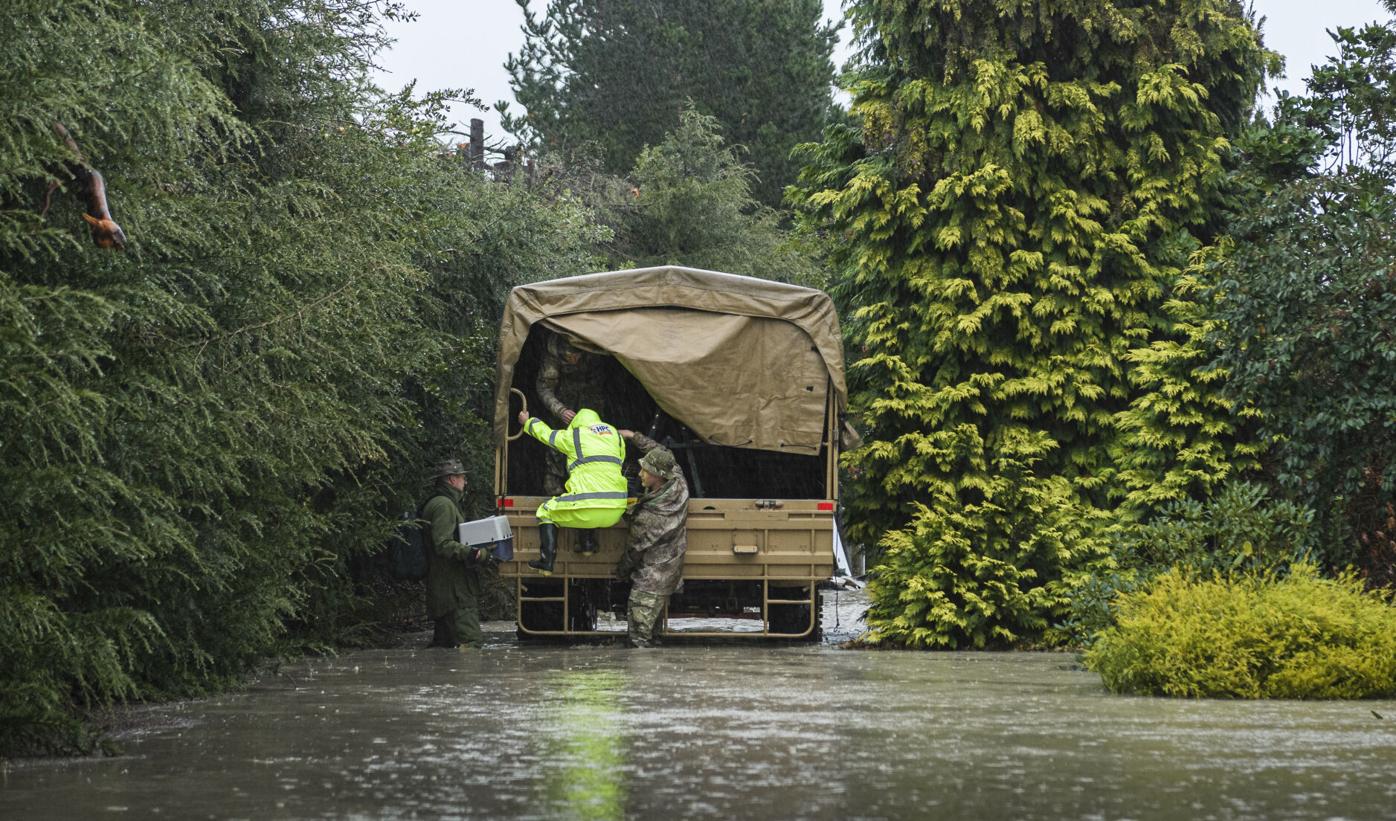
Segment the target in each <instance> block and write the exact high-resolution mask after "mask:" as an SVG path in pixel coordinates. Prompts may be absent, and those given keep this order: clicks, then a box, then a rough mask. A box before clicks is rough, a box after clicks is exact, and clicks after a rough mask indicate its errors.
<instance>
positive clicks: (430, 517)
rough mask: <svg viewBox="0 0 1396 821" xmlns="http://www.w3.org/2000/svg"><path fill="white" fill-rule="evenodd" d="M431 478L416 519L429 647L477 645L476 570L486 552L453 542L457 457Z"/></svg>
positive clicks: (459, 471) (457, 517) (457, 519)
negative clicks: (424, 560) (424, 572)
mask: <svg viewBox="0 0 1396 821" xmlns="http://www.w3.org/2000/svg"><path fill="white" fill-rule="evenodd" d="M428 478H430V479H433V480H435V482H434V487H433V489H432V495H431V496H429V497H428V498H427V500H426V501H425V502H423V503H422V506H421V508H420V509H419V510H418V513H417V518H419V519H421V520H422V522H423V528H424V532H423V534H422V535H423V537H424V538H423V540H422V541H423V542H425V544H426V548H427V551H426V552H427V615H428V616H430V617H431V620H432V625H433V632H432V638H431V644H430V645H429V646H431V647H459V646H461V645H464V646H465V647H479V646H480V645H481V644H482V643H483V641H484V637H483V636H482V635H481V633H480V590H481V586H482V580H481V576H482V573H481V571H482V570H483V569H484V568H485V567H487V566H488V565H489V563H490V561H491V559H490V554H489V551H488V550H485V549H484V548H482V547H467V546H466V545H463V544H461V543H460V542H459V541H458V540H457V539H458V536H459V532H460V531H459V528H460V525H461V523H462V522H465V521H466V519H465V516H464V515H463V514H462V513H461V508H460V505H461V499H462V497H463V496H464V495H465V467H464V466H463V465H462V464H461V462H460V460H459V459H447V460H446V461H444V462H441V463H440V464H438V465H437V466H436V467H435V468H434V469H433V470H432V472H431V475H430V476H429V477H428Z"/></svg>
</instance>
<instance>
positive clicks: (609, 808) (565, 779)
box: [542, 670, 625, 819]
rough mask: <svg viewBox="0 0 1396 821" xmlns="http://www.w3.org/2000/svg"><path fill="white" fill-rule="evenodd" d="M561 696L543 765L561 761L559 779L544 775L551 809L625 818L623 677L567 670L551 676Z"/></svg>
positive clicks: (588, 816)
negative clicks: (620, 706) (621, 720)
mask: <svg viewBox="0 0 1396 821" xmlns="http://www.w3.org/2000/svg"><path fill="white" fill-rule="evenodd" d="M548 678H549V679H551V681H552V683H551V684H550V685H549V686H550V687H551V688H552V690H553V691H554V692H556V693H559V694H560V695H561V700H560V702H559V704H558V705H557V707H556V714H555V715H554V716H553V717H552V720H551V722H550V723H551V724H552V726H553V727H556V733H557V735H556V736H554V735H552V733H551V732H547V730H546V729H545V733H546V734H545V735H544V737H545V738H547V739H548V740H549V741H552V742H554V743H552V744H551V745H550V746H552V747H553V750H552V754H551V755H545V756H544V760H545V761H555V762H557V772H556V774H553V773H549V772H544V773H542V776H543V782H542V783H543V785H544V786H545V787H546V790H545V792H546V794H547V795H548V797H549V799H550V800H549V806H550V807H552V808H553V809H555V810H557V811H558V814H559V815H564V814H565V815H568V816H571V817H576V818H585V819H615V818H623V817H624V816H625V811H624V810H625V779H624V764H625V749H624V745H625V738H624V734H623V732H622V731H621V728H620V718H621V711H620V708H619V701H618V698H617V693H618V691H619V690H620V686H621V682H622V681H624V679H623V677H622V676H621V675H620V674H619V673H618V672H617V671H614V670H582V671H563V672H560V673H558V674H556V675H553V676H549V677H548Z"/></svg>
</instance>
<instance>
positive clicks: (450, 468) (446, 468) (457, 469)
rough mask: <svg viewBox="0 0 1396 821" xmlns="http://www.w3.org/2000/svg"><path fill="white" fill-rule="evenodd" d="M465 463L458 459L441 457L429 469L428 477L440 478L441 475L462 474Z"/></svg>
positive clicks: (463, 473)
mask: <svg viewBox="0 0 1396 821" xmlns="http://www.w3.org/2000/svg"><path fill="white" fill-rule="evenodd" d="M464 475H465V465H463V464H461V461H460V460H459V459H443V460H441V461H440V462H437V463H436V466H435V467H433V468H432V469H431V475H430V476H428V477H427V478H428V479H440V478H441V477H442V476H464Z"/></svg>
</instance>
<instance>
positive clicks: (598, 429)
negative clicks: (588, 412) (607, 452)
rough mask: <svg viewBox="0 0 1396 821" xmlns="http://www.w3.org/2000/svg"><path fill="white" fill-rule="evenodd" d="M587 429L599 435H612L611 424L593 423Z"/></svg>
mask: <svg viewBox="0 0 1396 821" xmlns="http://www.w3.org/2000/svg"><path fill="white" fill-rule="evenodd" d="M587 430H589V431H591V432H592V433H594V434H596V435H597V436H610V435H611V426H610V425H592V426H591V427H589V428H587Z"/></svg>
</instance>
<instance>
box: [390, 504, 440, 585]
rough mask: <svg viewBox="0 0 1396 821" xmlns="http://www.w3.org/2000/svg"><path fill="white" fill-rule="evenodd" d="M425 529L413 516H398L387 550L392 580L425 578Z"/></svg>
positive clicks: (406, 514) (426, 537)
mask: <svg viewBox="0 0 1396 821" xmlns="http://www.w3.org/2000/svg"><path fill="white" fill-rule="evenodd" d="M426 528H427V525H423V524H422V522H421V521H420V520H419V519H418V518H417V516H416V515H414V514H411V513H403V514H401V515H399V516H398V526H397V532H396V533H394V534H393V537H392V540H391V541H390V543H389V548H388V555H389V558H390V559H391V564H392V573H393V578H394V579H400V580H402V581H421V580H422V579H425V578H426V577H427V539H429V538H430V537H429V536H428V535H427V529H426Z"/></svg>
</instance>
